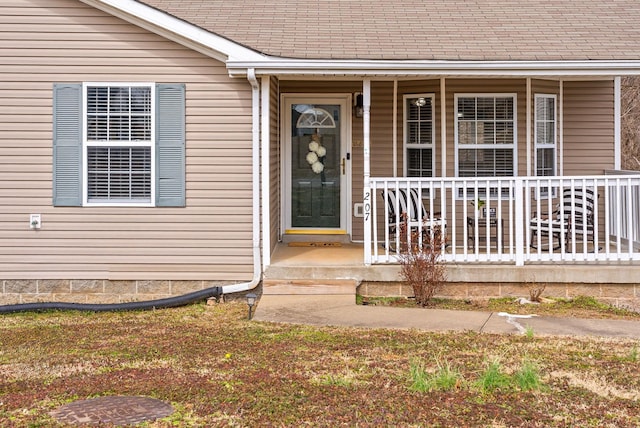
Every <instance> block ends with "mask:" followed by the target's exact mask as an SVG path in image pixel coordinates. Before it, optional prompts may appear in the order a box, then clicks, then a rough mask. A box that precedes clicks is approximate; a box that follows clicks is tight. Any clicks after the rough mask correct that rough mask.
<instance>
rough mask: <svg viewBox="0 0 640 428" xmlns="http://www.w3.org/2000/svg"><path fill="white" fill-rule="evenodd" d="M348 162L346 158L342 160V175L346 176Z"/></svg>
mask: <svg viewBox="0 0 640 428" xmlns="http://www.w3.org/2000/svg"><path fill="white" fill-rule="evenodd" d="M345 164H346V161H345V159H344V158H342V161H341V162H340V165H341V166H342V175H345V174H346V173H345V168H346V165H345Z"/></svg>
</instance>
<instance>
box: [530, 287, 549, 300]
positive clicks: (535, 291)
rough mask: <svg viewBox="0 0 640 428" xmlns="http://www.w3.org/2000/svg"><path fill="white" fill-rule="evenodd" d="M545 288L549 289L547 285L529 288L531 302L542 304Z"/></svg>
mask: <svg viewBox="0 0 640 428" xmlns="http://www.w3.org/2000/svg"><path fill="white" fill-rule="evenodd" d="M545 288H547V284H535V283H534V284H532V285H531V286H530V287H529V300H530V301H532V302H538V303H540V302H541V301H542V293H543V292H544V290H545Z"/></svg>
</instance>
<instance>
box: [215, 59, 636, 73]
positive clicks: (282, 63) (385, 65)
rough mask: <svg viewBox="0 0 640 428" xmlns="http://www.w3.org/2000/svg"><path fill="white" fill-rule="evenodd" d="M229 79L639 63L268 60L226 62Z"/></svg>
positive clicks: (568, 69) (616, 67)
mask: <svg viewBox="0 0 640 428" xmlns="http://www.w3.org/2000/svg"><path fill="white" fill-rule="evenodd" d="M226 65H227V69H228V70H229V74H230V75H231V76H233V77H241V76H244V75H246V73H247V69H249V68H252V69H255V72H256V74H258V75H263V74H273V75H301V74H305V75H316V76H317V75H321V76H343V77H349V76H352V77H363V76H371V77H373V76H377V77H380V76H383V77H389V78H396V77H400V76H443V75H444V76H501V77H511V76H513V77H516V76H517V77H527V76H531V77H545V76H546V77H558V76H565V77H611V76H618V75H638V74H640V61H638V60H633V61H601V60H584V61H447V60H424V61H422V60H415V61H381V60H299V59H287V58H276V57H271V58H268V59H262V60H259V61H251V60H248V61H244V60H234V59H230V60H228V61H227V62H226Z"/></svg>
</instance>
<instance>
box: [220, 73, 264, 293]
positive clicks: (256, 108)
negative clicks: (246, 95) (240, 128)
mask: <svg viewBox="0 0 640 428" xmlns="http://www.w3.org/2000/svg"><path fill="white" fill-rule="evenodd" d="M247 80H248V81H249V83H250V84H251V136H252V158H251V163H252V171H253V177H252V187H253V189H252V190H253V203H252V206H253V215H252V220H253V225H252V229H253V278H252V279H251V281H250V282H244V283H240V284H231V285H224V286H222V294H223V295H224V294H229V293H238V292H242V291H248V290H251V289H253V288H255V287H257V286H258V284H260V281H261V279H262V264H261V262H260V85H259V84H258V79H256V73H255V70H254V69H249V70H247Z"/></svg>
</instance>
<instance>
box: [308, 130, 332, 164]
mask: <svg viewBox="0 0 640 428" xmlns="http://www.w3.org/2000/svg"><path fill="white" fill-rule="evenodd" d="M326 155H327V149H325V148H324V146H323V145H322V144H320V135H318V134H313V135H312V136H311V142H310V143H309V153H307V162H308V163H309V165H311V170H312V171H313V172H315V173H316V174H320V173H321V172H322V171H324V163H323V161H324V157H325V156H326Z"/></svg>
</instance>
